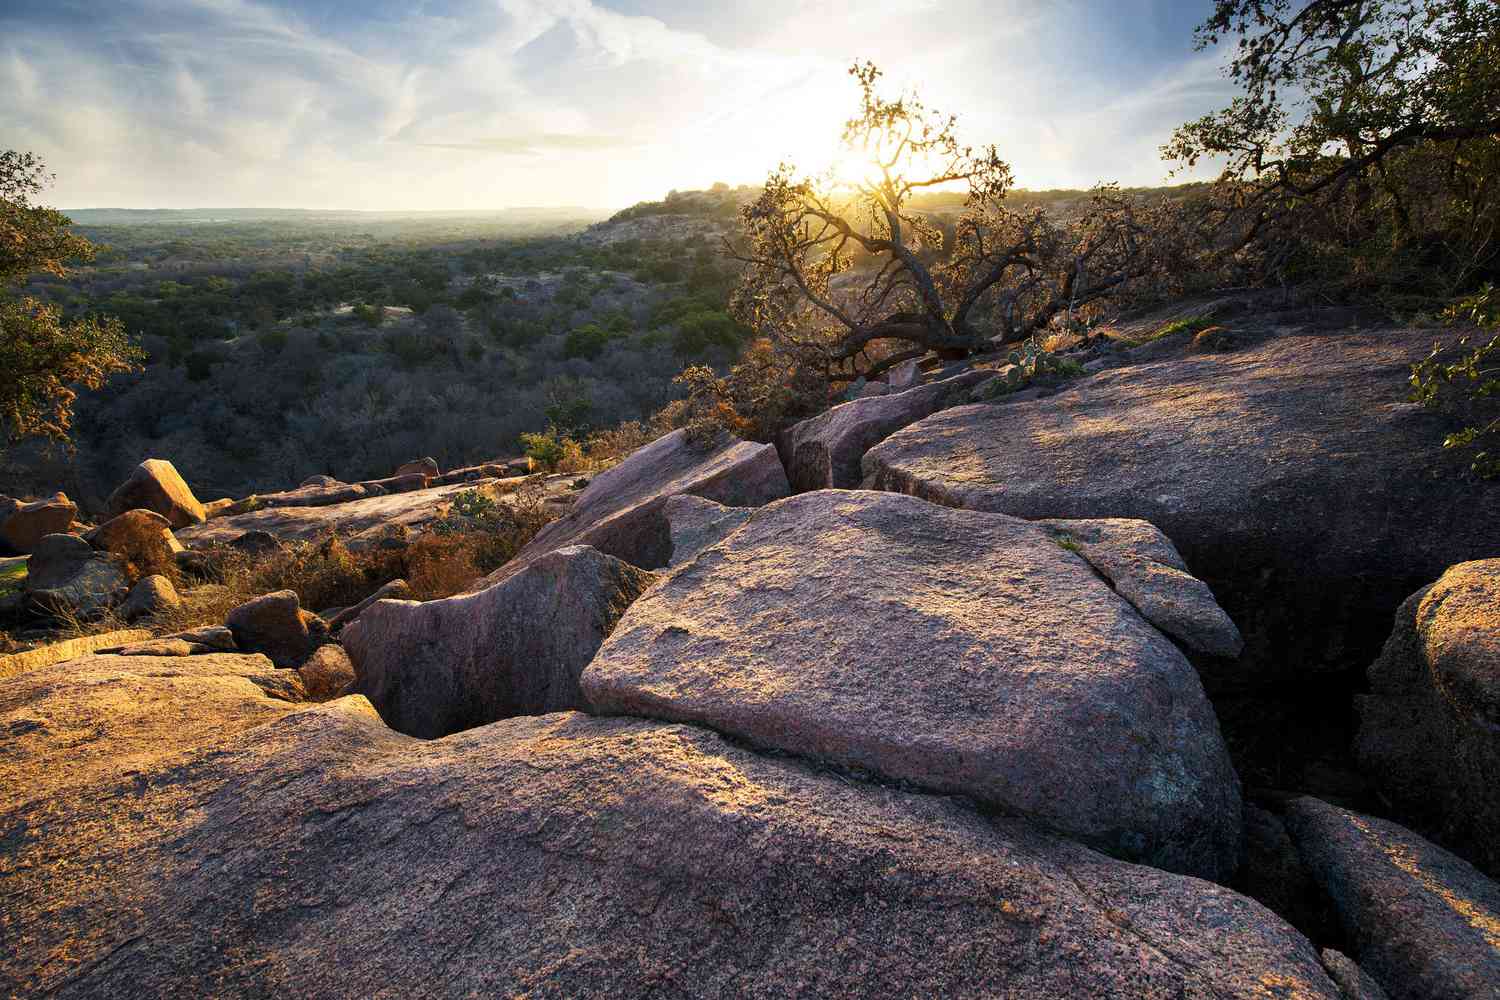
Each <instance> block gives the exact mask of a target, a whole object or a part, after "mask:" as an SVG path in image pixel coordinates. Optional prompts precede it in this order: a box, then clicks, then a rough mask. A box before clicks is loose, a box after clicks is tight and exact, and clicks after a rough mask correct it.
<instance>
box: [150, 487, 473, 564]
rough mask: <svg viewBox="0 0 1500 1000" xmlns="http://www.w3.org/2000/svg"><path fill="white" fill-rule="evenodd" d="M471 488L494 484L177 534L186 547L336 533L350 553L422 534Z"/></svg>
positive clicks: (275, 512) (223, 520)
mask: <svg viewBox="0 0 1500 1000" xmlns="http://www.w3.org/2000/svg"><path fill="white" fill-rule="evenodd" d="M468 489H479V490H481V491H483V492H486V493H488V492H489V484H487V483H484V482H480V483H465V484H461V485H455V486H442V487H434V488H432V489H426V490H412V491H410V492H407V493H396V494H388V495H386V496H379V497H367V498H365V499H363V500H355V501H352V502H350V503H343V504H337V505H335V506H331V507H275V508H266V509H264V510H256V511H251V512H250V513H246V514H233V515H229V516H225V517H217V518H214V519H213V520H212V521H210V522H208V523H207V524H200V525H197V526H196V527H192V528H188V529H185V530H182V531H179V532H178V533H177V537H178V539H179V540H180V541H182V542H183V544H185V545H189V546H203V545H213V544H228V543H229V542H231V541H233V540H234V539H235V538H238V537H239V536H241V535H243V534H245V533H246V532H248V531H256V530H258V531H265V532H268V533H269V534H271V535H272V536H274V537H275V538H277V539H279V540H281V541H283V542H293V541H296V542H313V541H318V540H320V539H323V538H326V537H328V536H329V535H331V534H337V535H338V537H339V538H340V539H341V540H342V541H344V542H345V543H346V544H347V545H349V546H350V547H351V548H356V549H357V548H360V547H362V546H364V545H369V544H374V543H375V541H376V540H378V539H379V537H380V536H381V534H382V533H384V532H386V531H390V530H400V529H403V528H404V529H407V530H411V531H417V530H421V529H422V528H425V527H426V526H427V525H429V524H430V523H432V522H433V521H435V520H437V519H438V518H440V517H442V516H443V513H444V510H445V509H446V507H447V504H448V503H450V502H451V501H452V499H453V496H454V495H455V494H457V493H461V492H463V491H464V490H468Z"/></svg>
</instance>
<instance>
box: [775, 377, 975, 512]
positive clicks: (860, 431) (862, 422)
mask: <svg viewBox="0 0 1500 1000" xmlns="http://www.w3.org/2000/svg"><path fill="white" fill-rule="evenodd" d="M993 375H994V373H993V372H989V371H971V372H965V373H963V374H961V375H955V376H954V377H952V378H948V379H944V380H943V381H941V382H932V383H929V384H927V385H923V386H918V387H916V388H907V389H905V391H893V392H890V393H888V394H883V395H877V396H865V397H862V398H860V399H855V400H852V401H850V402H848V403H841V404H839V405H838V406H835V407H833V408H832V409H830V410H827V411H825V412H823V413H820V414H818V415H817V416H816V417H812V418H811V419H808V420H804V421H802V422H801V423H799V424H794V425H792V426H791V427H788V428H787V429H786V430H785V431H783V432H782V434H781V436H780V437H779V438H777V441H776V450H777V452H778V453H779V454H780V456H781V462H782V464H783V465H784V466H785V467H786V469H787V480H788V481H789V483H790V484H791V488H792V490H794V491H796V492H799V493H800V492H804V491H806V490H822V489H828V488H830V487H834V488H844V489H849V488H853V487H855V486H858V485H859V484H860V481H861V480H862V479H863V478H864V473H863V472H862V471H861V469H860V460H861V459H863V458H864V455H865V451H866V450H868V449H869V448H870V447H871V446H873V445H875V444H878V443H879V442H881V441H884V440H885V439H886V438H888V437H890V436H891V435H892V434H893V433H895V432H896V431H898V430H900V429H901V428H902V427H905V426H907V425H908V424H911V423H915V422H916V421H918V420H921V419H922V418H923V417H926V416H928V415H930V414H932V413H936V412H937V411H938V410H940V409H942V408H943V407H945V406H951V405H953V404H954V403H955V402H956V401H957V400H959V399H960V398H962V397H964V396H965V395H966V394H967V393H968V391H969V390H970V389H972V388H973V387H974V386H975V385H978V384H979V383H980V382H982V381H984V380H985V379H987V378H991V377H993Z"/></svg>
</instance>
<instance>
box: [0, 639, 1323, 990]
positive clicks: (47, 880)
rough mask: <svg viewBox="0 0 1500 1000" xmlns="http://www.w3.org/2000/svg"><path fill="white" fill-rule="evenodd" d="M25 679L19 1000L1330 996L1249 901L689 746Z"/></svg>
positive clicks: (277, 676) (14, 879)
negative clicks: (65, 999) (437, 727)
mask: <svg viewBox="0 0 1500 1000" xmlns="http://www.w3.org/2000/svg"><path fill="white" fill-rule="evenodd" d="M257 661H258V663H257ZM26 676H27V677H29V678H30V680H27V681H22V680H21V679H17V680H15V681H11V682H8V683H6V684H3V685H0V727H3V729H4V731H5V732H7V733H8V740H9V744H8V746H7V752H6V753H5V754H3V755H0V830H4V831H6V832H7V833H8V834H11V835H10V836H9V837H8V838H7V843H8V847H7V851H6V852H5V854H4V855H3V856H0V873H3V874H4V877H5V884H6V906H5V914H4V917H3V918H0V920H3V921H4V923H3V926H5V927H6V928H7V929H10V930H13V931H15V932H16V933H13V934H11V935H9V936H8V937H7V944H8V946H7V947H6V948H4V949H0V993H4V994H6V995H10V994H23V995H31V994H37V993H42V992H52V993H55V994H57V995H59V996H69V997H95V996H97V997H105V996H111V997H118V996H198V995H213V996H216V997H226V998H234V997H251V996H267V995H271V994H279V993H296V994H302V995H316V996H320V997H331V998H338V997H367V996H372V995H402V996H405V995H416V994H421V993H428V994H437V995H446V996H470V995H472V996H515V995H532V996H557V997H562V996H578V995H597V996H639V995H644V994H649V993H665V994H669V995H676V996H764V997H783V996H832V995H860V996H878V995H886V996H955V997H963V996H973V997H980V996H1014V997H1085V996H1098V997H1104V996H1120V997H1124V996H1130V997H1151V998H1158V997H1159V998H1167V997H1189V998H1210V997H1212V998H1217V1000H1228V998H1270V997H1276V996H1279V997H1297V998H1299V1000H1338V998H1339V992H1338V990H1337V988H1336V987H1335V986H1334V984H1333V983H1332V981H1331V980H1329V979H1328V977H1327V976H1326V974H1325V973H1324V971H1323V969H1322V967H1321V965H1320V963H1319V960H1318V955H1317V952H1316V950H1315V949H1314V948H1313V947H1312V945H1311V944H1309V943H1308V942H1307V941H1306V940H1305V939H1303V938H1301V937H1300V936H1299V935H1297V934H1296V932H1295V931H1293V930H1292V929H1291V928H1289V927H1287V926H1286V925H1285V924H1284V923H1282V922H1281V921H1280V920H1278V919H1277V918H1276V917H1275V916H1274V915H1273V914H1271V913H1269V912H1268V911H1266V910H1265V909H1264V908H1262V907H1260V906H1259V905H1257V904H1255V903H1254V902H1252V901H1250V900H1247V899H1245V898H1244V897H1241V896H1238V895H1236V894H1234V893H1232V892H1230V891H1229V890H1226V889H1223V888H1221V887H1218V886H1214V885H1210V884H1207V883H1204V882H1201V881H1198V880H1196V879H1190V878H1183V877H1180V876H1175V875H1170V874H1166V873H1163V872H1159V871H1153V870H1151V869H1147V868H1142V867H1137V866H1133V865H1127V864H1122V863H1120V862H1117V861H1113V860H1110V859H1107V858H1104V857H1102V856H1100V855H1098V854H1095V853H1093V852H1092V851H1089V850H1087V849H1086V848H1083V847H1081V846H1079V845H1076V844H1073V843H1069V842H1067V841H1063V840H1060V839H1057V838H1055V837H1052V836H1049V835H1046V834H1044V833H1040V832H1038V831H1037V830H1035V829H1034V828H1031V827H1029V826H1027V825H1026V824H1025V823H1023V822H1020V821H1017V820H1014V819H1000V818H985V817H982V816H980V815H977V814H976V813H975V812H974V811H973V810H971V809H969V808H966V807H964V806H963V805H961V804H960V803H957V802H954V801H950V800H947V799H943V798H939V797H934V796H927V795H911V794H906V793H902V792H899V791H895V790H892V789H885V788H878V787H872V786H866V785H859V784H849V783H845V782H843V781H840V780H838V779H837V778H836V777H834V776H830V775H827V774H824V773H818V772H815V771H812V770H809V769H807V768H805V767H803V766H801V765H799V764H797V763H795V762H790V761H785V760H774V759H768V758H766V757H763V756H760V755H757V754H755V753H752V752H749V751H746V750H744V749H740V748H736V747H734V746H730V745H728V744H727V743H725V742H724V741H723V740H721V739H720V738H719V737H717V736H715V735H713V734H711V733H708V732H704V731H702V730H698V729H693V728H691V727H685V726H671V725H661V724H657V723H651V722H645V721H639V720H626V719H615V720H603V719H591V718H587V717H584V716H580V715H576V714H561V715H551V716H546V717H543V718H525V719H513V720H509V721H506V722H502V723H498V724H496V725H492V726H486V727H483V728H481V729H477V730H473V731H470V732H467V733H463V734H460V735H458V736H455V737H452V738H449V739H446V740H440V741H434V742H419V741H413V740H410V739H408V738H406V737H402V736H399V735H397V734H395V733H392V732H391V731H390V730H389V729H386V728H385V727H384V726H382V725H381V724H380V722H379V720H378V718H376V717H375V715H374V713H373V711H371V709H370V708H369V706H368V704H367V703H366V702H365V701H364V700H363V699H362V698H358V697H353V698H343V699H340V700H338V701H335V702H332V703H330V704H327V705H322V706H317V707H309V708H301V709H297V708H296V706H293V705H291V704H288V703H287V702H285V701H281V700H277V699H275V698H272V697H268V692H267V688H271V689H272V690H274V687H273V685H275V684H276V683H277V682H278V681H284V680H285V679H287V678H295V676H296V675H295V674H293V673H291V672H288V671H276V670H273V669H272V668H271V667H270V664H269V663H268V662H266V661H265V660H263V659H261V658H258V657H228V656H216V657H209V656H202V657H184V658H178V659H164V660H157V661H154V662H153V661H150V660H149V659H148V658H145V657H95V658H91V659H90V660H88V661H80V662H78V663H75V664H70V665H68V666H67V667H63V668H49V669H48V670H46V671H41V672H37V673H35V674H32V675H26ZM80 742H83V743H84V745H85V746H87V747H88V750H87V751H86V752H80V749H79V745H80ZM39 778H40V779H42V780H39ZM43 816H45V821H43ZM102 831H107V832H108V835H106V836H101V835H100V833H101V832H102ZM61 942H66V945H67V946H66V947H59V943H61Z"/></svg>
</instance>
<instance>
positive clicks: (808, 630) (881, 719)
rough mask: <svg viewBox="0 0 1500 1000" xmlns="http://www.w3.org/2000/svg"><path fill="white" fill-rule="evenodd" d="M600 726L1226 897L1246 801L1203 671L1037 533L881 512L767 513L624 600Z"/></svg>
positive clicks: (973, 519)
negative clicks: (1092, 852) (1199, 884)
mask: <svg viewBox="0 0 1500 1000" xmlns="http://www.w3.org/2000/svg"><path fill="white" fill-rule="evenodd" d="M582 687H583V692H584V695H585V697H586V698H587V699H588V701H589V703H590V704H592V705H593V706H594V709H595V710H596V711H599V712H605V713H620V714H629V715H639V716H647V717H656V718H663V719H671V720H676V721H686V722H697V723H702V724H704V725H708V726H710V727H712V728H714V729H717V730H719V731H721V732H725V733H730V734H733V735H735V736H737V737H740V738H743V739H748V740H750V741H752V742H753V743H756V744H759V745H762V746H766V747H774V748H776V749H778V750H783V751H788V752H791V753H794V754H799V755H803V756H806V757H810V758H815V759H819V760H825V761H829V762H833V763H836V764H838V765H840V766H844V767H848V768H854V769H858V770H861V771H864V772H870V773H873V774H875V775H878V776H880V777H882V778H884V779H887V780H893V781H899V782H910V783H912V784H914V785H917V786H920V787H922V788H927V789H932V790H936V791H941V792H960V793H963V794H965V795H969V796H972V797H973V798H975V799H978V800H980V801H981V802H985V803H988V804H990V805H993V806H996V807H998V808H1001V809H1003V810H1005V811H1007V812H1011V813H1018V814H1021V815H1024V816H1028V817H1032V818H1035V819H1037V820H1039V821H1041V822H1043V823H1045V824H1047V825H1049V826H1051V827H1053V828H1055V829H1057V830H1061V831H1064V832H1066V833H1068V834H1069V835H1071V836H1074V837H1077V838H1079V839H1081V840H1083V841H1085V842H1087V843H1090V844H1094V845H1097V846H1098V847H1100V848H1102V849H1104V850H1107V851H1110V852H1112V853H1115V854H1118V855H1120V856H1123V857H1127V858H1131V859H1137V860H1142V861H1145V862H1147V863H1150V864H1153V865H1156V866H1158V867H1161V868H1165V869H1168V870H1172V871H1181V872H1189V873H1193V874H1198V875H1203V876H1206V877H1209V878H1214V879H1221V880H1222V879H1227V878H1228V876H1229V875H1230V873H1231V872H1232V871H1233V869H1234V867H1235V864H1236V862H1237V859H1238V855H1239V843H1240V799H1239V782H1238V780H1237V778H1236V776H1235V773H1234V770H1233V768H1232V767H1231V766H1230V763H1229V759H1228V756H1227V753H1226V751H1225V748H1224V745H1223V742H1222V741H1221V739H1220V736H1219V731H1218V726H1217V724H1216V722H1215V719H1214V715H1213V712H1212V710H1211V709H1210V708H1209V704H1208V701H1207V699H1206V698H1205V696H1204V694H1203V689H1202V686H1201V685H1200V683H1199V680H1198V677H1197V674H1196V673H1195V672H1194V670H1193V668H1192V666H1191V665H1190V664H1189V663H1188V661H1187V660H1186V659H1185V658H1184V657H1183V655H1182V653H1181V652H1179V650H1178V649H1177V648H1176V647H1175V646H1174V645H1173V644H1172V643H1171V642H1170V641H1169V640H1168V639H1167V638H1166V637H1165V636H1164V635H1163V634H1162V633H1161V632H1159V631H1158V630H1157V629H1155V628H1153V627H1152V626H1151V625H1150V624H1148V623H1147V622H1146V621H1145V620H1144V619H1143V618H1142V617H1141V616H1140V614H1139V613H1138V612H1137V611H1136V610H1135V608H1134V607H1132V606H1131V605H1130V604H1129V603H1128V602H1127V601H1126V600H1124V599H1123V598H1122V597H1120V596H1119V595H1118V594H1116V593H1115V592H1114V590H1112V589H1111V588H1110V587H1109V585H1108V584H1107V583H1106V582H1105V581H1104V580H1103V579H1101V578H1100V577H1099V576H1098V575H1097V574H1096V573H1095V572H1094V570H1093V569H1092V568H1091V567H1090V566H1089V564H1088V563H1087V562H1085V561H1084V560H1083V559H1081V558H1078V556H1076V555H1075V554H1074V553H1073V552H1071V551H1069V550H1068V549H1066V548H1063V547H1062V546H1060V545H1059V544H1058V543H1057V542H1056V541H1054V540H1053V538H1052V537H1051V536H1050V535H1049V534H1048V532H1046V531H1045V530H1043V529H1042V528H1041V527H1038V526H1036V525H1033V524H1030V523H1028V522H1024V521H1020V520H1017V519H1015V518H1010V517H1004V516H1000V515H993V514H983V513H975V512H971V511H958V510H952V509H949V508H946V507H940V506H937V505H935V504H930V503H927V502H925V501H922V500H917V499H914V498H912V497H906V496H900V495H896V494H889V493H872V492H859V491H854V492H846V491H838V490H825V491H819V492H815V493H807V494H802V495H801V496H797V497H793V498H791V499H788V500H784V501H781V502H779V503H776V504H772V505H771V506H768V507H766V508H764V509H762V510H760V511H758V512H757V513H756V514H754V515H753V516H752V517H751V518H750V520H749V521H748V522H747V523H746V524H745V525H744V526H743V527H741V528H739V529H738V530H737V531H735V532H734V533H733V534H731V535H729V536H728V537H727V538H725V539H724V540H723V541H722V542H720V543H718V544H717V545H713V546H711V547H709V548H706V549H704V550H703V551H702V552H700V553H699V554H698V556H697V558H696V559H695V560H694V561H693V562H691V563H690V564H688V565H685V566H682V567H681V568H679V569H677V570H676V571H675V572H674V574H673V575H672V576H671V577H670V578H668V579H665V580H664V581H662V582H661V583H660V584H658V585H657V586H656V587H654V588H653V589H652V590H650V591H648V592H647V593H646V594H645V595H643V596H642V597H641V598H640V599H639V600H638V601H637V602H636V603H635V604H633V605H632V606H631V608H630V610H629V611H628V612H626V614H625V617H624V618H623V619H622V620H621V622H620V624H619V625H618V626H617V627H616V629H615V631H614V633H613V635H611V637H610V638H609V639H608V640H607V641H606V642H605V644H604V646H603V647H602V648H601V649H600V651H599V654H598V656H596V657H595V658H594V661H593V662H592V663H591V664H590V665H589V666H588V668H587V669H585V671H584V674H583V678H582Z"/></svg>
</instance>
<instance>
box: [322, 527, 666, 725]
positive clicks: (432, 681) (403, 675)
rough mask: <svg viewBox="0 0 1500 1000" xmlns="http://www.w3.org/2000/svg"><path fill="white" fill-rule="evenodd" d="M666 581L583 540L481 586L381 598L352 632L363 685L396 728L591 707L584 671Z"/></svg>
mask: <svg viewBox="0 0 1500 1000" xmlns="http://www.w3.org/2000/svg"><path fill="white" fill-rule="evenodd" d="M655 579H656V577H655V574H652V573H648V572H646V571H645V570H640V569H636V568H635V567H634V566H631V565H630V564H628V563H625V562H623V561H621V560H619V559H615V558H614V557H612V556H607V555H604V554H603V553H601V552H598V551H596V550H594V549H591V548H589V547H588V546H586V545H572V546H567V547H566V548H562V549H558V550H557V551H555V552H549V553H547V554H546V555H544V556H542V557H541V558H539V559H537V560H535V561H534V562H532V563H531V564H530V565H529V566H527V567H526V568H525V569H523V570H522V571H521V572H519V573H517V574H516V575H514V576H512V577H509V578H508V579H506V580H503V581H501V582H500V583H497V584H493V585H492V586H490V587H488V588H486V589H484V590H481V591H478V592H476V593H472V594H463V595H460V596H458V597H449V598H445V599H443V600H440V601H427V602H425V603H419V602H417V601H392V600H382V601H376V602H375V603H374V604H371V605H370V607H369V608H367V609H366V610H365V611H364V612H363V613H362V614H361V615H360V616H359V617H358V618H357V619H355V620H354V621H353V622H351V623H350V624H349V625H348V626H346V627H345V628H344V631H343V635H342V641H343V644H344V649H345V650H346V651H347V652H348V654H349V658H350V660H351V661H352V662H353V664H354V672H355V675H356V677H357V680H356V681H355V684H354V686H353V689H352V690H353V691H354V692H356V693H359V694H363V695H365V696H366V697H368V698H369V699H370V701H371V702H372V703H373V704H374V705H375V708H376V709H377V710H378V711H379V712H380V715H381V717H382V718H384V719H385V721H386V724H387V725H389V726H390V727H391V728H393V729H395V730H398V731H399V732H403V733H407V734H410V735H412V736H422V737H428V738H435V737H439V736H446V735H448V734H449V733H456V732H459V731H460V730H464V729H470V728H472V727H474V726H482V725H484V724H485V723H488V722H494V721H495V720H497V719H505V718H509V717H510V716H514V715H541V714H544V713H546V712H558V711H562V710H565V709H573V708H584V707H586V703H585V701H584V699H583V697H582V695H581V694H580V692H579V689H578V675H579V674H580V673H581V672H582V671H583V668H584V666H585V665H586V664H587V663H588V662H589V660H590V659H591V658H592V657H593V655H594V653H595V651H597V650H598V648H599V644H600V643H601V642H603V641H604V638H605V636H607V635H609V633H610V632H611V631H612V630H613V629H614V627H615V623H616V622H618V621H619V620H620V615H621V614H622V613H623V612H624V611H625V609H626V608H627V607H629V605H630V602H631V601H634V600H635V599H636V598H637V597H638V596H640V594H641V592H642V591H643V590H645V589H646V588H647V587H648V586H650V585H651V583H652V581H653V580H655Z"/></svg>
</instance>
